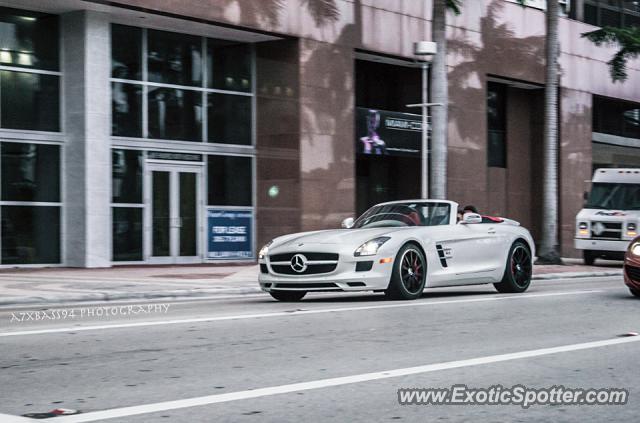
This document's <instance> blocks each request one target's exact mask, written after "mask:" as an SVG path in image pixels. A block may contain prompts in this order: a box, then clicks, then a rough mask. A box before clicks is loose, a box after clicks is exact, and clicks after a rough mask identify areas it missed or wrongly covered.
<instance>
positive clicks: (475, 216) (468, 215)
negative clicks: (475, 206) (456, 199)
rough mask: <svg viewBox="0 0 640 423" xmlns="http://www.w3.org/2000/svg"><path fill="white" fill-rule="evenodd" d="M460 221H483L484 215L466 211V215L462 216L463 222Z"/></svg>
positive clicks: (464, 223) (466, 222) (470, 222)
mask: <svg viewBox="0 0 640 423" xmlns="http://www.w3.org/2000/svg"><path fill="white" fill-rule="evenodd" d="M460 223H462V224H463V225H469V224H472V223H482V216H480V215H479V214H478V213H465V215H464V216H462V222H460Z"/></svg>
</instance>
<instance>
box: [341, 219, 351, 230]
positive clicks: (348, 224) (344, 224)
mask: <svg viewBox="0 0 640 423" xmlns="http://www.w3.org/2000/svg"><path fill="white" fill-rule="evenodd" d="M354 222H355V219H354V218H353V217H347V218H346V219H345V220H343V221H342V224H341V225H340V226H342V227H343V228H345V229H351V228H353V223H354Z"/></svg>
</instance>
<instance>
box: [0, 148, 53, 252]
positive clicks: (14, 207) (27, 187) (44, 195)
mask: <svg viewBox="0 0 640 423" xmlns="http://www.w3.org/2000/svg"><path fill="white" fill-rule="evenodd" d="M0 156H1V159H0V167H1V169H2V173H1V178H2V183H1V185H0V199H1V201H0V218H1V221H2V227H1V231H2V238H1V240H0V244H1V248H2V254H1V257H0V263H1V264H54V263H60V208H61V203H60V147H59V146H56V145H45V144H32V143H11V142H3V143H0Z"/></svg>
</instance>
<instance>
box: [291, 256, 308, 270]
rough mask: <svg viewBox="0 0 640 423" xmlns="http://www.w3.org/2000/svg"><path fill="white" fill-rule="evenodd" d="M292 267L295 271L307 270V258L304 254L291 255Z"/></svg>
mask: <svg viewBox="0 0 640 423" xmlns="http://www.w3.org/2000/svg"><path fill="white" fill-rule="evenodd" d="M291 268H292V269H293V271H294V272H298V273H302V272H304V271H305V270H307V258H306V257H305V256H303V255H302V254H296V255H295V256H293V257H291Z"/></svg>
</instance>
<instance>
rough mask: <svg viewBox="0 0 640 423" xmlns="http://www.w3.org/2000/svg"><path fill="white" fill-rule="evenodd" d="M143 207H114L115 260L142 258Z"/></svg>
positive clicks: (138, 259)
mask: <svg viewBox="0 0 640 423" xmlns="http://www.w3.org/2000/svg"><path fill="white" fill-rule="evenodd" d="M142 211H143V209H142V208H134V207H114V208H113V261H140V260H142V258H143V257H142Z"/></svg>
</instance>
